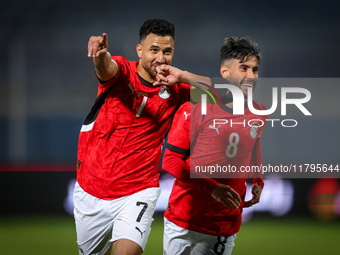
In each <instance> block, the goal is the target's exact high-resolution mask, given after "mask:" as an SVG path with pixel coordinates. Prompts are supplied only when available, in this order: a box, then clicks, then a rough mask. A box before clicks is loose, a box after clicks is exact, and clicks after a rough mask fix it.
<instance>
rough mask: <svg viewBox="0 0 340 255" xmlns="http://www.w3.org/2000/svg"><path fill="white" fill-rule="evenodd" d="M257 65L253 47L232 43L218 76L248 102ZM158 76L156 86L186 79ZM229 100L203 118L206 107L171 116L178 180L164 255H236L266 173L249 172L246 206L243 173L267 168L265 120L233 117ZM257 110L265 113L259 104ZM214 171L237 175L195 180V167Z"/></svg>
mask: <svg viewBox="0 0 340 255" xmlns="http://www.w3.org/2000/svg"><path fill="white" fill-rule="evenodd" d="M260 61H261V56H260V54H259V48H258V47H257V45H256V44H255V43H254V42H252V41H251V40H249V39H247V38H229V39H226V41H225V43H224V45H223V46H222V48H221V67H220V73H221V75H222V77H223V78H226V79H229V81H231V82H232V83H233V84H234V85H235V86H237V87H238V88H239V89H241V90H242V92H243V94H244V96H245V98H247V88H248V87H252V88H253V89H255V86H256V82H257V78H258V64H259V62H260ZM158 73H159V75H158V78H159V79H158V82H159V83H162V81H166V82H163V83H167V82H168V83H169V80H171V83H172V82H174V81H176V80H181V79H182V76H183V74H182V72H181V70H179V69H176V68H174V67H169V66H161V67H158ZM224 95H225V97H223V99H222V102H223V104H222V105H215V104H208V105H207V114H206V115H202V113H201V104H196V105H191V106H190V103H189V102H187V103H185V104H184V105H182V106H181V108H180V109H179V110H178V111H177V113H176V115H175V117H174V121H173V124H172V127H171V129H170V132H169V136H168V144H167V148H166V151H165V154H164V158H163V169H164V170H166V171H167V172H169V173H170V174H172V175H173V176H174V177H176V181H175V183H174V186H173V189H172V192H171V195H170V199H169V204H168V208H167V210H166V212H165V215H164V216H165V219H164V220H165V222H164V240H163V242H164V253H163V254H168V255H172V254H223V255H227V254H231V252H232V250H233V247H234V240H235V239H236V233H237V232H238V231H239V229H240V225H241V221H242V215H241V214H242V210H243V207H249V206H252V205H253V204H256V203H258V202H259V200H260V196H261V192H262V187H263V185H264V184H263V179H262V174H261V173H253V174H251V176H250V177H251V178H252V182H253V186H252V194H253V198H252V199H251V200H250V201H247V202H245V201H244V199H245V193H246V179H247V177H248V173H246V172H241V171H240V170H241V167H242V166H251V165H256V166H259V165H260V164H261V163H262V156H261V145H260V138H261V135H262V131H263V128H264V123H265V119H266V117H267V116H257V115H254V114H253V113H252V112H250V111H249V109H248V108H247V109H246V110H245V112H244V115H233V114H232V109H233V103H234V102H233V101H228V97H227V96H226V95H227V92H226V91H225V92H224ZM228 95H229V94H228ZM246 101H247V99H245V102H246ZM253 105H254V107H255V108H256V109H258V110H263V109H265V107H264V106H263V105H261V104H259V103H257V102H255V101H253ZM216 119H220V120H222V119H223V120H227V121H229V123H230V122H233V123H234V125H230V124H228V125H227V124H226V122H227V121H224V122H223V123H222V122H221V123H219V124H216V121H214V120H216ZM235 123H238V124H235ZM241 123H249V125H248V124H245V125H242V124H241ZM190 147H191V155H190V157H189V156H188V155H189V149H190ZM216 165H219V166H220V167H223V166H233V167H235V169H237V172H236V173H229V174H227V173H225V174H224V178H218V179H213V178H209V177H206V176H203V177H202V178H197V179H193V178H190V166H191V172H194V173H195V174H196V175H197V174H200V173H196V172H195V167H196V166H216ZM212 176H213V175H212ZM219 177H220V176H219Z"/></svg>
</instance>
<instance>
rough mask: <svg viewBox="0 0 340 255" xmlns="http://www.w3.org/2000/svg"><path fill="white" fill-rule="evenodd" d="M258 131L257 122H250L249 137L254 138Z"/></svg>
mask: <svg viewBox="0 0 340 255" xmlns="http://www.w3.org/2000/svg"><path fill="white" fill-rule="evenodd" d="M258 132H259V123H257V122H253V123H251V126H250V136H251V138H253V139H255V138H256V136H257V134H258Z"/></svg>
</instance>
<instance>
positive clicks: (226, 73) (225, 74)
mask: <svg viewBox="0 0 340 255" xmlns="http://www.w3.org/2000/svg"><path fill="white" fill-rule="evenodd" d="M220 73H221V76H222V77H223V78H224V79H229V77H230V75H229V68H228V67H227V66H225V65H221V68H220Z"/></svg>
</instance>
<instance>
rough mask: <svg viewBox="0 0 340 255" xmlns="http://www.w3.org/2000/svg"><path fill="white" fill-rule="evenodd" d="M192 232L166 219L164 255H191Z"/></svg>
mask: <svg viewBox="0 0 340 255" xmlns="http://www.w3.org/2000/svg"><path fill="white" fill-rule="evenodd" d="M191 240H192V231H190V230H188V229H185V228H181V227H179V226H177V225H176V224H175V223H173V222H171V221H169V220H168V219H166V218H164V235H163V254H164V255H172V254H176V255H177V254H178V255H190V252H191V247H192V242H191Z"/></svg>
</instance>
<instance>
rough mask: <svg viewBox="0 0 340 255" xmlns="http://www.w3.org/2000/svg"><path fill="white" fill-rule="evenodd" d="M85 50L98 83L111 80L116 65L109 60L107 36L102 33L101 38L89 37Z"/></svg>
mask: <svg viewBox="0 0 340 255" xmlns="http://www.w3.org/2000/svg"><path fill="white" fill-rule="evenodd" d="M87 48H88V55H87V56H88V57H92V58H93V64H94V67H95V68H96V75H97V77H98V79H99V80H100V81H108V80H110V79H112V78H113V77H114V76H115V75H116V74H117V72H118V65H117V63H116V62H115V61H113V60H112V59H111V54H110V53H109V52H108V51H107V48H108V38H107V34H106V33H103V35H102V36H91V38H90V39H89V42H88V46H87Z"/></svg>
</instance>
